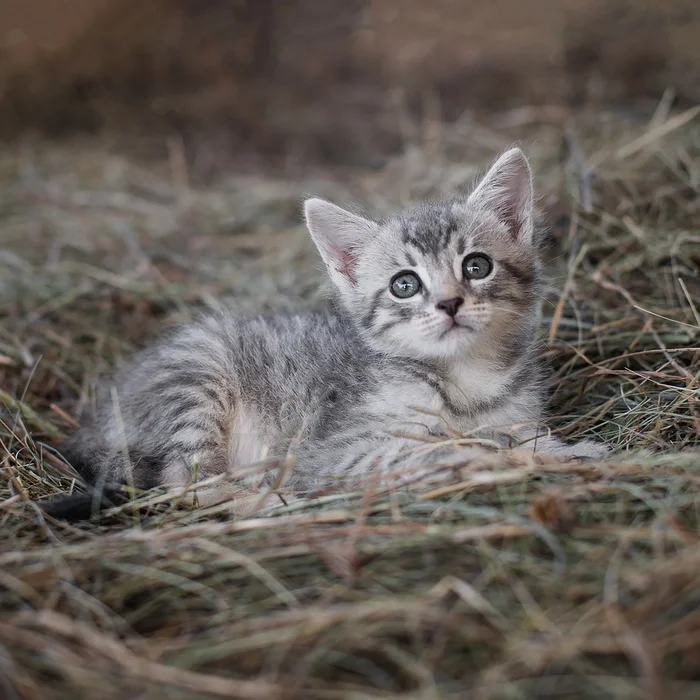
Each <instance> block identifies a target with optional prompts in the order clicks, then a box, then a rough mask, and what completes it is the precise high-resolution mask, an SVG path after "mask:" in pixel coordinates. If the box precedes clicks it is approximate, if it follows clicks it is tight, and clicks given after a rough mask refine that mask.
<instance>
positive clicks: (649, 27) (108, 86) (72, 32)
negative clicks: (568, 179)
mask: <svg viewBox="0 0 700 700" xmlns="http://www.w3.org/2000/svg"><path fill="white" fill-rule="evenodd" d="M13 6H14V9H13ZM27 8H31V11H30V10H28V9H27ZM61 8H62V11H61V12H56V5H55V3H53V2H51V0H32V1H31V2H27V1H26V0H6V1H5V3H4V8H3V9H0V26H3V24H2V23H3V22H4V26H6V27H10V26H11V24H12V22H13V21H14V22H15V24H17V23H19V25H21V29H22V31H23V33H21V34H18V32H17V30H16V29H15V30H13V31H11V32H9V35H10V36H11V40H8V39H7V38H6V41H5V44H4V50H2V49H1V48H0V115H1V116H0V133H2V134H3V135H5V136H8V135H9V136H13V135H14V134H16V133H17V132H18V131H21V130H24V129H27V128H29V129H39V130H42V131H46V132H49V133H51V134H54V135H58V134H63V133H69V132H74V131H96V130H99V129H102V128H110V129H118V130H121V131H132V132H134V133H148V132H151V131H155V132H156V133H171V132H177V133H180V134H187V133H188V132H192V131H196V132H198V133H201V132H202V131H207V132H210V133H216V134H219V135H222V134H223V135H225V137H226V143H227V144H228V145H230V146H232V147H235V148H237V149H242V148H248V149H251V150H254V151H257V152H262V153H267V154H272V153H282V152H284V153H286V154H289V153H292V154H294V153H299V154H303V155H304V156H305V157H309V156H310V157H313V158H317V159H323V160H330V161H335V162H353V161H354V162H362V163H363V164H364V163H370V164H371V163H372V162H373V160H376V159H377V158H378V157H379V158H381V157H382V154H386V153H387V152H391V151H393V150H395V149H396V148H397V147H398V145H399V144H400V142H401V138H402V128H401V123H402V117H403V116H404V115H406V114H408V115H412V116H418V118H420V117H421V115H424V114H425V112H426V110H428V111H429V112H430V115H429V116H431V118H434V117H437V118H440V119H447V120H449V119H454V118H456V117H458V116H459V114H460V113H462V111H463V110H465V109H468V108H469V109H480V110H488V109H497V108H511V107H518V106H522V105H551V104H558V105H572V104H578V103H581V102H583V101H587V102H593V103H594V104H596V103H600V104H610V103H613V102H617V103H619V102H620V101H624V102H625V103H629V102H630V101H631V100H638V99H642V98H650V99H653V100H658V98H659V97H660V95H661V94H662V93H663V91H664V90H665V89H667V88H672V89H673V90H675V92H676V93H677V95H678V97H679V98H680V99H685V100H690V101H697V100H700V68H698V66H700V44H698V43H697V42H696V41H695V39H694V37H695V36H697V34H698V32H699V31H700V6H698V5H697V2H696V0H669V1H668V2H667V3H666V4H665V5H663V6H659V4H658V3H655V2H653V0H614V2H601V1H600V0H579V1H578V2H573V1H572V0H488V1H487V0H473V1H472V2H464V1H463V0H430V1H428V0H423V1H422V2H421V1H420V0H333V2H330V1H329V0H148V1H147V2H144V1H143V0H95V1H94V2H92V3H91V2H86V1H85V0H64V2H62V3H61ZM71 9H73V10H74V11H71ZM18 36H19V39H18ZM47 37H51V40H52V45H51V46H50V47H47V45H46V43H47ZM42 42H43V43H42Z"/></svg>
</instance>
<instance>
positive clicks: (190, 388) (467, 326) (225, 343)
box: [66, 148, 606, 507]
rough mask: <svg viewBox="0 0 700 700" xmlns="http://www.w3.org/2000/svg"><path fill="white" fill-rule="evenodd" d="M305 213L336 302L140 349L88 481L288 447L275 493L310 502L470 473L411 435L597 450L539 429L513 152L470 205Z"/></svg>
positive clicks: (520, 172)
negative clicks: (387, 480)
mask: <svg viewBox="0 0 700 700" xmlns="http://www.w3.org/2000/svg"><path fill="white" fill-rule="evenodd" d="M305 214H306V223H307V226H308V229H309V232H310V233H311V237H312V238H313V240H314V242H315V244H316V246H317V247H318V250H319V252H320V253H321V256H322V258H323V261H324V263H325V264H326V267H327V268H328V273H329V275H330V279H331V281H332V282H333V285H334V287H335V297H334V299H333V301H332V304H331V305H330V307H329V308H327V309H324V310H317V311H303V312H299V313H291V314H284V315H271V316H254V317H250V318H235V317H232V316H227V315H220V316H214V317H210V318H205V319H203V320H201V321H200V322H198V323H195V324H193V325H190V326H187V327H184V328H182V329H180V330H179V331H177V332H175V334H174V335H172V336H171V337H168V338H166V339H164V340H161V341H160V342H159V343H157V344H156V345H154V346H153V347H151V348H150V349H147V350H145V351H144V352H142V353H141V354H140V355H138V356H137V357H136V359H135V360H134V361H133V362H132V363H131V364H130V365H129V366H127V367H125V368H124V369H122V370H121V371H120V372H119V373H118V374H117V375H116V377H115V378H114V379H113V380H112V383H111V384H108V385H106V386H105V387H104V390H103V394H102V397H101V399H100V400H99V402H98V405H97V407H96V411H95V413H94V416H93V417H92V419H91V420H90V422H89V423H88V424H86V425H85V426H84V427H82V428H81V429H80V430H79V431H78V432H77V434H76V435H75V436H74V438H73V439H72V441H71V443H70V444H69V446H68V448H67V452H66V454H67V456H68V458H69V460H70V461H71V462H72V463H73V464H74V465H75V467H76V468H78V469H79V471H80V472H81V473H82V474H83V475H84V476H85V477H86V478H87V479H88V480H89V481H91V482H92V483H105V482H122V483H123V482H126V481H132V480H133V483H134V484H135V485H136V486H137V487H141V488H147V487H152V486H155V485H172V486H174V485H183V484H187V483H188V482H190V481H191V480H192V479H193V476H195V475H196V476H197V477H198V478H199V480H202V479H205V478H207V477H210V476H212V475H216V474H220V473H222V472H229V473H232V474H233V475H234V476H235V473H236V470H237V469H238V468H239V467H243V466H246V465H251V464H254V463H256V462H259V461H261V460H269V459H271V458H281V459H282V460H284V458H285V457H286V456H287V455H288V453H290V452H293V455H294V457H293V459H294V466H293V468H292V469H291V472H290V474H289V476H288V479H287V482H286V486H287V487H288V488H291V489H296V490H299V491H304V490H308V489H312V488H315V487H317V486H319V485H320V484H321V483H322V481H323V479H324V478H325V479H327V478H328V477H334V476H351V477H360V476H362V475H365V476H366V475H368V474H369V473H371V472H377V471H381V470H389V469H394V470H396V468H397V466H398V467H400V466H401V465H402V464H406V465H414V466H415V465H417V464H425V465H427V464H435V463H436V462H442V461H444V460H448V461H450V460H452V461H453V462H454V461H459V460H461V461H462V462H464V460H465V458H466V457H465V455H466V454H467V453H465V452H463V451H460V450H459V449H454V448H452V449H447V448H442V450H441V452H440V454H439V455H436V454H435V452H434V451H433V450H430V449H424V448H425V445H426V444H427V445H428V446H430V443H429V442H428V443H426V442H424V441H421V438H426V437H428V439H430V437H433V436H440V435H445V434H447V433H449V432H450V431H457V432H458V433H459V434H462V435H477V436H479V435H480V436H487V437H490V438H494V437H496V438H497V439H498V435H497V433H504V432H508V433H509V434H510V436H511V437H510V439H511V440H515V441H517V442H523V441H525V442H526V444H527V446H528V448H529V449H531V450H535V449H536V450H537V451H542V452H548V453H555V454H560V455H562V456H565V457H572V458H573V457H593V458H595V457H601V456H602V455H603V454H605V451H606V449H605V448H604V447H603V446H601V445H598V444H595V443H591V442H587V441H586V442H581V443H579V444H577V445H574V446H567V445H565V444H563V443H561V442H560V441H559V440H557V439H555V438H554V437H551V436H549V435H547V433H546V430H545V431H544V434H542V420H543V410H542V407H543V391H542V386H541V383H542V371H541V369H540V365H539V362H538V360H537V353H536V345H535V342H534V340H533V336H534V333H533V331H534V327H535V324H536V318H537V310H538V279H539V272H540V263H539V259H538V239H537V235H536V231H535V227H534V225H533V190H532V178H531V173H530V168H529V166H528V163H527V160H526V159H525V156H524V155H523V153H522V151H520V150H519V149H517V148H514V149H512V150H509V151H507V152H506V153H505V154H503V155H502V156H501V157H500V158H499V159H498V161H497V162H496V163H495V164H494V165H493V167H492V168H491V170H490V171H489V172H488V173H487V175H486V176H485V177H484V178H483V180H482V181H481V182H480V183H479V185H478V186H477V187H476V189H474V191H473V192H472V193H471V194H470V195H469V196H466V195H465V196H461V197H457V198H455V199H452V200H449V201H442V202H427V203H423V204H420V205H417V206H415V207H412V208H410V209H407V210H405V211H402V212H400V213H398V214H396V215H394V216H391V217H389V218H387V219H385V220H383V221H371V220H369V219H366V218H363V217H360V216H358V215H356V214H352V213H350V212H348V211H345V210H344V209H341V208H339V207H337V206H335V205H333V204H330V203H329V202H326V201H323V200H321V199H309V200H307V201H306V204H305ZM538 430H539V431H540V434H539V436H537V432H538ZM535 438H536V439H535ZM527 441H530V442H527ZM434 442H435V441H433V444H434ZM195 465H196V466H195ZM407 468H408V466H407ZM234 507H235V504H234Z"/></svg>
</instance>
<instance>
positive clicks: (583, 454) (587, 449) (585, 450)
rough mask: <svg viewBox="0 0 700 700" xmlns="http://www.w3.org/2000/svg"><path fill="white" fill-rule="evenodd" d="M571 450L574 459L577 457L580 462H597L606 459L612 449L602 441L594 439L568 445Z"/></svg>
mask: <svg viewBox="0 0 700 700" xmlns="http://www.w3.org/2000/svg"><path fill="white" fill-rule="evenodd" d="M567 447H569V449H570V450H571V457H572V459H577V460H579V461H580V462H596V461H598V460H600V459H605V458H606V457H607V456H608V455H609V454H610V453H611V452H612V450H611V449H610V448H609V447H608V446H607V445H604V444H603V443H602V442H593V440H581V442H577V443H576V444H575V445H567Z"/></svg>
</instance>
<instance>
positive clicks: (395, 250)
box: [305, 148, 538, 361]
mask: <svg viewBox="0 0 700 700" xmlns="http://www.w3.org/2000/svg"><path fill="white" fill-rule="evenodd" d="M305 213H306V223H307V226H308V228H309V231H310V233H311V236H312V238H313V240H314V242H315V243H316V246H317V247H318V249H319V252H320V253H321V256H322V258H323V261H324V262H325V264H326V266H327V268H328V272H329V275H330V278H331V280H332V282H333V283H334V285H335V287H336V288H337V290H338V293H339V298H340V301H341V303H342V304H343V306H344V307H345V308H346V309H347V310H348V312H349V313H350V314H351V316H352V317H353V318H354V320H355V322H356V323H357V326H358V328H359V329H360V330H361V332H362V333H363V335H364V336H365V338H366V339H367V341H368V342H369V343H370V344H371V345H372V346H373V347H374V348H375V349H377V350H379V351H381V352H386V353H388V354H391V355H400V356H404V357H412V358H417V359H427V360H438V361H440V360H450V359H453V358H458V357H460V356H469V355H470V354H472V353H478V354H480V355H488V356H494V357H497V356H501V355H502V354H503V353H504V352H510V351H511V350H513V349H516V347H517V346H518V345H519V344H521V343H522V342H523V341H524V340H526V339H527V338H529V335H530V333H531V331H532V326H533V323H534V319H535V313H536V301H535V299H536V286H535V285H536V278H537V272H538V255H537V245H536V241H535V238H534V225H533V192H532V176H531V173H530V167H529V166H528V163H527V160H526V159H525V156H524V155H523V153H522V151H521V150H520V149H517V148H514V149H511V150H509V151H507V152H506V153H504V154H503V155H502V156H501V157H500V158H499V159H498V161H496V163H495V164H494V165H493V167H492V168H491V170H489V172H488V173H487V174H486V176H485V177H484V178H483V179H482V180H481V182H480V183H479V184H478V186H477V187H476V189H475V190H474V191H473V192H472V193H471V194H470V195H465V196H463V197H458V198H455V199H452V200H450V201H445V202H434V203H433V202H430V203H425V204H421V205H418V206H416V207H413V208H411V209H408V210H406V211H403V212H400V213H398V214H396V215H394V216H391V217H389V218H388V219H386V220H384V221H381V222H377V221H370V220H368V219H365V218H363V217H361V216H358V215H356V214H352V213H350V212H347V211H345V210H344V209H341V208H340V207H337V206H335V205H334V204H330V203H329V202H326V201H324V200H321V199H309V200H307V201H306V204H305Z"/></svg>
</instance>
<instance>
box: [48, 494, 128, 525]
mask: <svg viewBox="0 0 700 700" xmlns="http://www.w3.org/2000/svg"><path fill="white" fill-rule="evenodd" d="M128 500H129V495H128V494H127V493H126V492H125V490H124V488H123V487H122V486H105V487H103V488H102V489H100V490H98V489H95V488H90V489H89V490H88V491H85V492H84V493H74V494H69V495H66V496H58V497H56V498H50V499H47V500H44V501H38V502H37V505H38V506H39V508H41V510H43V511H44V513H46V515H49V516H51V517H52V518H56V520H66V521H68V522H78V521H80V520H89V519H90V518H92V517H93V516H94V515H96V514H97V513H99V512H100V511H103V510H107V509H108V508H114V507H115V506H119V505H122V504H124V503H126V502H127V501H128Z"/></svg>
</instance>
